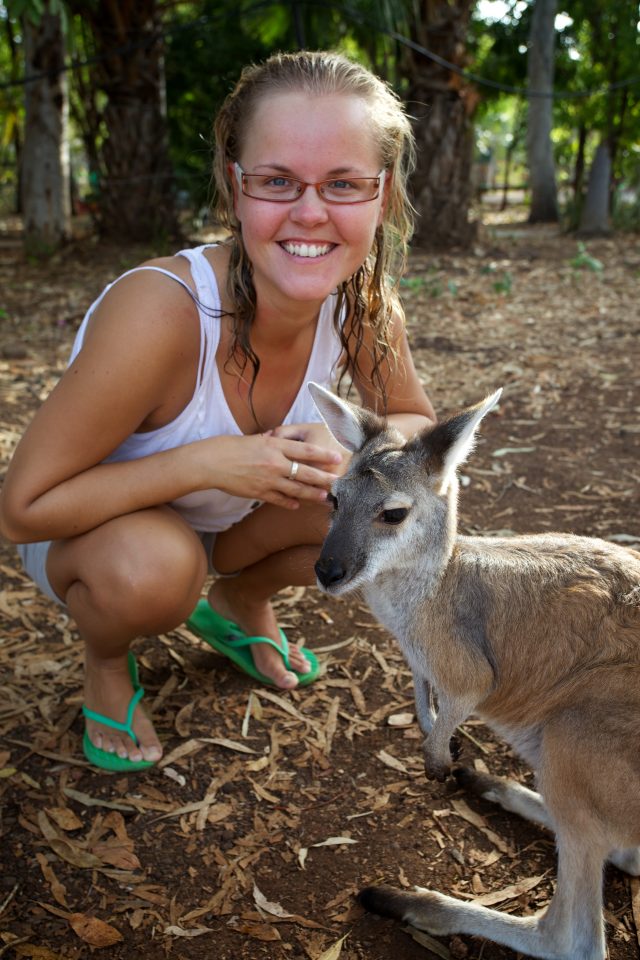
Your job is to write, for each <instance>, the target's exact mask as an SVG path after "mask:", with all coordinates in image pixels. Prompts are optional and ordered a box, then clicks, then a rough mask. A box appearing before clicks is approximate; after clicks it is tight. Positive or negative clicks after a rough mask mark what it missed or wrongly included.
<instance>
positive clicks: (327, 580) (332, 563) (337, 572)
mask: <svg viewBox="0 0 640 960" xmlns="http://www.w3.org/2000/svg"><path fill="white" fill-rule="evenodd" d="M314 570H315V572H316V577H317V578H318V582H319V583H320V585H321V586H322V587H324V589H325V590H328V589H329V587H335V586H337V585H338V584H339V583H341V582H342V581H343V580H344V578H345V576H346V573H347V571H346V569H345V567H344V565H343V564H342V563H341V562H340V561H339V560H336V559H335V557H324V556H322V555H321V556H320V559H319V560H318V561H317V563H316V564H315V567H314Z"/></svg>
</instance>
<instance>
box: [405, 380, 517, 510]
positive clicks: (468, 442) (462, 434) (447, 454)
mask: <svg viewBox="0 0 640 960" xmlns="http://www.w3.org/2000/svg"><path fill="white" fill-rule="evenodd" d="M501 393H502V390H501V389H500V390H496V392H495V393H492V394H491V396H489V397H487V398H486V399H485V400H482V401H481V402H480V403H477V404H476V405H475V406H474V407H468V408H467V409H466V410H462V411H461V412H460V413H457V414H455V415H454V416H453V417H449V418H448V419H447V420H443V421H442V422H441V423H437V424H436V426H435V427H433V429H431V430H428V431H424V432H423V433H421V434H419V436H418V437H416V438H415V441H412V444H413V443H415V442H417V443H418V444H420V446H421V447H422V456H423V457H425V458H426V461H427V464H428V467H429V470H430V471H432V472H433V473H434V474H436V475H439V481H440V493H445V492H446V490H447V488H448V486H449V484H450V483H451V480H452V478H453V476H454V474H455V472H456V470H457V469H458V467H459V466H460V464H461V463H464V461H465V460H466V459H467V457H468V456H469V455H470V454H471V452H472V450H473V448H474V446H475V441H476V431H477V429H478V426H479V425H480V421H481V420H482V418H483V417H484V416H485V415H486V414H487V413H489V411H490V410H492V409H493V408H494V407H495V405H496V404H497V402H498V400H499V399H500V394H501Z"/></svg>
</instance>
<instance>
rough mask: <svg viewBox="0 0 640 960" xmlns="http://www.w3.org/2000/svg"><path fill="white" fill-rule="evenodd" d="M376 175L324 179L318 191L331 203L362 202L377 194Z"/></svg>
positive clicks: (377, 182)
mask: <svg viewBox="0 0 640 960" xmlns="http://www.w3.org/2000/svg"><path fill="white" fill-rule="evenodd" d="M379 183H380V181H379V178H378V177H359V178H356V179H354V180H326V181H325V182H324V183H322V184H321V185H320V193H321V194H322V196H323V197H324V198H325V200H329V201H330V202H331V203H363V202H364V201H365V200H374V199H375V198H376V197H377V196H378V189H379Z"/></svg>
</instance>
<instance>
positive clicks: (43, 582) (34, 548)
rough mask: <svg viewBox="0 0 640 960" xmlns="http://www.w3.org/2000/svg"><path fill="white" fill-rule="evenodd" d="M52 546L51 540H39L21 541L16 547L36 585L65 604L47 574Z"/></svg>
mask: <svg viewBox="0 0 640 960" xmlns="http://www.w3.org/2000/svg"><path fill="white" fill-rule="evenodd" d="M50 546H51V540H38V541H37V542H36V543H19V544H18V546H17V548H16V549H17V551H18V556H19V557H20V559H21V560H22V566H23V567H24V569H25V572H26V573H28V574H29V576H30V577H31V579H32V580H33V582H34V583H35V584H36V586H37V587H39V588H40V590H41V591H42V592H43V593H44V595H45V596H47V597H49V599H50V600H53V601H55V603H59V604H60V605H61V606H64V600H61V599H60V597H59V596H58V594H57V593H56V592H55V590H54V589H53V587H52V586H51V584H50V583H49V578H48V576H47V556H48V555H49V547H50Z"/></svg>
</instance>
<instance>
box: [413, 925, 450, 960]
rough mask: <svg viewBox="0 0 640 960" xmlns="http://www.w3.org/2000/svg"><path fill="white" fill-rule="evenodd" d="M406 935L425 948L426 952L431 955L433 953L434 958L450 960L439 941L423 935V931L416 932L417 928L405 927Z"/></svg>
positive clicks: (448, 952) (448, 954)
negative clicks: (429, 952)
mask: <svg viewBox="0 0 640 960" xmlns="http://www.w3.org/2000/svg"><path fill="white" fill-rule="evenodd" d="M406 930H407V933H408V934H410V935H411V937H412V938H413V939H414V940H415V941H416V943H419V944H420V945H421V946H423V947H426V948H427V950H430V951H431V953H435V955H436V957H442V960H451V952H450V951H449V950H448V949H447V947H445V946H444V944H442V943H440V941H439V940H436V939H435V938H434V937H432V936H431V935H430V934H428V933H425V932H424V930H418V929H417V927H411V926H409V927H407V928H406Z"/></svg>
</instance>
